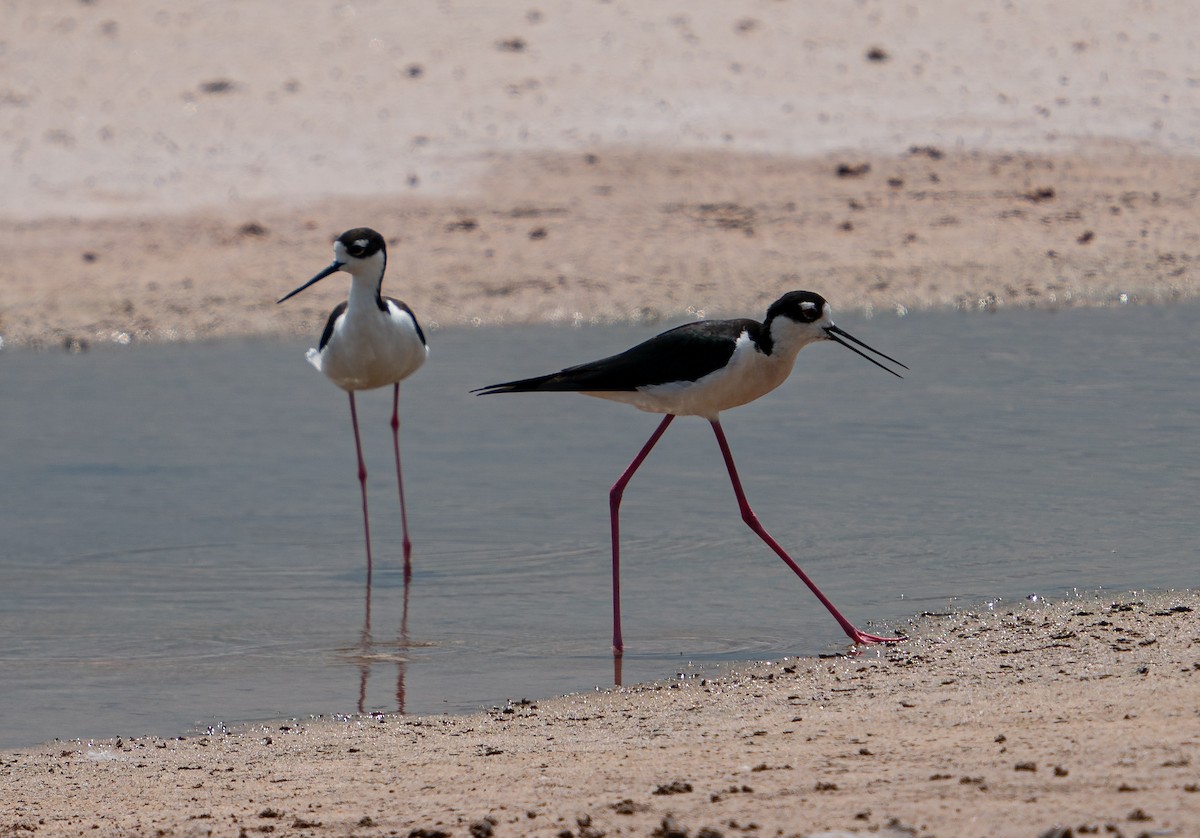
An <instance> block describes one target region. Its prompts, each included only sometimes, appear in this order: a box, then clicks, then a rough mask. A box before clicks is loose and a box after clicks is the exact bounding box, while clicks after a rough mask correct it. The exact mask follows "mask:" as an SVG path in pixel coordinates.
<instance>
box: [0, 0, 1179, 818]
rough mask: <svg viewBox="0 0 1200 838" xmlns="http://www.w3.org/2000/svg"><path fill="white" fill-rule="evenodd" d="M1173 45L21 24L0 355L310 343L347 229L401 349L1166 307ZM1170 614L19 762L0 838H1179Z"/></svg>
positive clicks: (662, 25)
mask: <svg viewBox="0 0 1200 838" xmlns="http://www.w3.org/2000/svg"><path fill="white" fill-rule="evenodd" d="M1197 54H1198V53H1197V51H1196V49H1195V12H1194V10H1193V9H1191V8H1190V6H1189V4H1186V3H1176V4H1157V5H1156V4H1149V3H1126V2H1119V0H1097V2H1062V3H1036V4H1033V3H1030V4H1022V3H1015V2H1010V3H1003V4H994V3H981V4H973V3H963V2H961V0H927V2H919V3H918V2H914V3H885V2H871V0H863V2H857V3H834V4H826V3H823V4H809V5H805V4H800V3H786V2H768V0H760V1H759V2H754V1H753V0H738V2H732V3H729V2H724V3H715V2H714V3H704V2H702V3H685V2H682V1H681V2H663V3H627V2H618V1H617V0H614V1H613V2H594V3H581V2H568V0H555V1H554V2H541V0H539V2H528V3H525V4H509V3H500V2H494V3H474V4H467V3H458V2H453V0H446V2H441V3H436V4H434V3H426V4H388V3H382V2H374V3H371V2H366V3H341V2H339V3H291V2H284V0H261V2H255V3H235V2H232V0H213V2H208V3H204V4H199V3H176V4H162V5H161V6H159V7H155V8H150V7H148V6H147V5H146V4H144V3H136V2H132V0H80V2H77V3H68V2H62V3H44V2H38V1H37V0H10V2H6V3H4V4H3V6H0V159H3V160H4V161H5V162H4V164H3V165H4V167H5V183H4V189H3V190H0V341H2V343H0V345H2V346H3V347H5V348H10V347H16V346H34V347H58V346H67V347H69V348H73V349H80V348H83V347H86V346H89V345H93V344H96V343H104V342H116V343H126V342H130V341H145V340H151V341H161V340H193V339H206V338H218V337H224V336H235V335H247V334H251V335H290V334H296V333H305V334H314V333H316V332H317V331H318V330H319V328H320V325H321V323H322V322H323V320H324V317H325V315H326V312H327V311H328V310H329V309H330V308H331V307H332V305H333V304H334V303H335V302H337V301H338V300H339V299H340V297H341V295H342V293H344V287H338V286H337V283H336V282H328V283H325V284H324V286H323V287H321V288H318V289H315V290H314V291H312V292H309V293H308V294H306V295H305V296H304V297H302V298H299V299H297V300H296V301H294V302H291V303H289V304H288V305H287V306H284V307H276V306H275V304H274V300H275V299H276V298H277V297H279V296H280V295H282V294H283V293H285V292H286V291H288V290H290V289H292V288H293V287H295V286H296V285H297V284H298V283H299V282H300V281H302V280H304V279H306V278H307V277H309V276H311V275H312V274H313V273H315V272H316V271H317V270H318V269H320V268H322V267H323V266H324V265H325V264H327V263H328V260H329V258H330V241H331V239H332V237H333V236H334V235H335V234H337V233H338V232H340V231H341V230H343V229H346V228H348V227H351V226H356V225H359V224H368V225H370V226H374V227H376V228H378V229H379V230H380V231H382V232H383V233H384V234H385V235H386V236H387V237H388V239H389V242H390V249H389V254H390V257H391V258H390V266H391V271H390V272H389V274H388V279H387V290H388V292H389V293H392V294H395V295H397V296H400V297H403V298H405V299H406V300H408V301H409V302H410V303H411V304H412V305H413V307H414V308H415V309H416V310H417V311H418V313H419V314H420V316H421V317H422V319H423V321H424V322H425V323H426V324H427V325H428V326H430V327H431V328H436V327H438V326H445V325H452V324H464V323H484V324H504V323H519V322H527V321H559V322H593V321H596V322H603V321H607V320H612V319H628V318H635V319H640V320H651V321H653V320H658V319H665V318H672V317H678V316H680V315H686V314H692V315H697V316H699V315H701V314H704V315H718V316H719V315H738V316H742V315H751V314H757V313H761V311H762V310H763V308H764V307H765V305H766V304H767V303H768V302H770V301H771V300H773V299H774V298H776V297H777V296H778V295H779V294H780V292H782V291H784V290H789V289H793V288H809V289H811V290H816V291H819V292H821V293H823V294H825V295H826V296H827V297H829V298H830V300H831V301H832V302H833V304H834V306H835V309H837V310H842V311H845V310H847V309H857V310H868V311H875V312H880V311H897V312H903V311H906V310H911V309H916V308H943V307H958V308H969V309H981V310H992V309H995V308H998V307H1005V306H1018V307H1019V306H1037V307H1047V306H1056V307H1062V306H1072V305H1097V304H1099V305H1104V304H1121V303H1129V302H1135V303H1136V302H1170V301H1172V300H1178V299H1186V298H1194V297H1195V296H1197V293H1198V288H1197V279H1196V270H1195V263H1196V260H1197V258H1198V257H1200V246H1198V242H1197V232H1196V230H1197V226H1196V223H1195V222H1196V215H1197V214H1196V208H1197V207H1196V204H1197V193H1198V191H1200V190H1198V184H1200V160H1198V159H1197V156H1196V153H1197V151H1198V150H1200V145H1198V143H1197V139H1196V138H1197V137H1198V136H1200V99H1198V95H1200V68H1198V66H1197V64H1196V55H1197ZM1198 599H1200V598H1198V597H1197V596H1196V595H1195V594H1192V593H1188V594H1178V595H1169V596H1159V597H1144V598H1139V600H1140V601H1137V602H1135V601H1129V600H1121V601H1120V602H1118V603H1116V604H1114V603H1110V602H1101V601H1090V600H1085V601H1074V602H1069V603H1064V604H1061V605H1055V606H1040V605H1039V606H1034V607H1030V608H1029V609H1028V610H1021V611H1018V613H1015V614H1010V613H1006V614H1000V613H982V614H955V615H950V616H940V617H924V618H921V619H919V620H917V621H915V623H914V625H913V626H912V627H911V631H912V634H913V639H912V640H910V641H909V642H907V643H905V644H902V645H900V646H898V647H896V648H894V649H886V650H882V651H876V650H867V651H866V652H865V653H864V654H863V655H862V656H861V657H857V658H849V657H838V658H830V659H823V660H792V661H786V662H777V663H773V664H763V665H758V666H753V667H747V668H745V669H743V670H739V671H738V672H737V673H736V674H733V675H730V676H729V677H725V678H721V679H719V680H712V681H709V682H703V681H699V680H695V679H689V680H684V681H680V682H678V683H672V684H669V685H652V686H643V687H633V688H627V689H620V690H616V691H613V692H610V693H597V694H594V695H586V696H576V697H569V698H565V699H556V700H549V701H536V702H534V703H533V704H531V705H517V706H513V707H511V708H504V709H501V710H498V711H496V712H493V713H485V714H479V715H475V716H470V717H459V718H449V717H432V718H422V719H416V718H404V717H378V718H366V719H357V718H355V719H343V720H336V721H332V720H323V721H311V722H310V721H301V722H293V723H288V724H283V725H270V726H266V727H261V728H260V727H247V728H242V729H236V730H232V731H229V732H220V733H213V734H211V735H207V736H190V737H188V738H186V739H169V740H159V739H126V740H123V741H106V742H91V743H80V742H55V743H53V744H49V745H45V746H42V747H39V748H31V749H23V750H18V751H8V752H4V753H0V777H3V783H2V785H0V833H3V834H14V835H25V834H30V833H32V834H36V835H59V834H88V835H108V834H139V835H140V834H170V835H192V834H197V835H199V834H216V835H237V834H239V833H244V834H255V833H272V834H287V835H291V834H312V835H324V834H328V835H342V834H361V835H381V834H400V835H415V836H420V835H424V836H432V835H436V834H441V833H446V834H451V835H456V836H465V835H473V836H484V835H488V834H492V833H494V834H496V835H526V834H533V835H547V836H549V835H556V836H558V835H566V834H570V835H572V836H580V838H582V837H583V836H598V835H600V834H610V835H615V834H630V835H652V834H653V835H689V836H694V838H698V836H702V835H708V836H710V838H711V836H715V835H717V834H721V835H763V836H768V835H813V834H817V833H819V832H821V831H822V830H839V831H843V832H850V833H876V834H880V835H908V834H936V835H953V836H1005V835H1040V834H1047V831H1048V830H1051V829H1052V828H1053V827H1055V826H1056V825H1058V826H1061V827H1063V828H1064V829H1071V830H1073V831H1074V834H1088V833H1092V832H1100V833H1104V834H1114V835H1129V836H1133V835H1142V834H1147V835H1173V836H1174V835H1178V836H1187V835H1197V834H1200V794H1197V787H1198V783H1200V773H1198V771H1197V765H1200V754H1197V752H1196V751H1197V747H1198V746H1200V718H1198V717H1197V706H1198V705H1200V688H1198V687H1200V684H1198V683H1197V680H1196V679H1197V678H1200V674H1198V672H1200V630H1198V629H1197V621H1196V619H1195V609H1196V608H1197V607H1198ZM705 830H708V831H707V832H705ZM1048 834H1069V833H1067V832H1060V833H1053V832H1050V833H1048Z"/></svg>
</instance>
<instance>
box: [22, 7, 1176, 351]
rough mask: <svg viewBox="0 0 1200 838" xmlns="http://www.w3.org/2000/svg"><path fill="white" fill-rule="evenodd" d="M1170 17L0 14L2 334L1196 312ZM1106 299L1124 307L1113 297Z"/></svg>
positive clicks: (613, 10) (109, 10)
mask: <svg viewBox="0 0 1200 838" xmlns="http://www.w3.org/2000/svg"><path fill="white" fill-rule="evenodd" d="M1194 23H1195V20H1194V11H1193V10H1191V9H1190V8H1189V7H1188V4H1183V3H1177V4H1146V3H1138V2H1111V1H1110V2H1083V0H1078V1H1077V2H1060V3H1044V2H1042V3H1018V2H1008V3H962V2H937V1H936V0H935V1H932V2H909V3H894V2H853V3H851V2H847V3H833V4H826V3H821V4H816V3H800V2H782V0H758V1H757V2H754V1H752V0H745V1H744V2H702V3H684V2H649V3H634V2H601V0H590V1H589V2H566V0H562V2H543V1H542V0H530V1H529V2H524V3H501V2H491V3H465V2H451V1H450V0H446V2H438V3H402V4H397V3H386V2H376V3H371V2H354V3H325V2H304V3H295V2H278V1H277V2H271V1H270V0H260V2H253V3H235V2H211V3H157V4H155V3H144V2H142V3H135V2H123V1H122V0H78V1H77V2H65V1H64V2H54V3H45V2H34V1H33V0H8V2H5V3H4V4H3V6H0V159H2V160H3V161H4V162H3V170H4V189H3V190H0V336H3V338H4V340H5V342H6V344H8V345H22V344H34V345H59V344H66V345H75V346H78V345H81V344H86V343H94V342H104V341H118V342H125V341H129V340H142V339H154V340H163V339H167V340H173V339H194V338H201V337H209V336H222V335H232V334H279V333H290V332H295V331H306V332H313V331H316V330H318V329H319V326H320V324H321V323H322V322H323V319H324V317H325V314H326V313H327V311H328V310H329V309H330V308H331V307H332V305H333V304H334V303H336V302H337V301H338V300H340V299H341V298H342V296H344V292H345V289H344V287H343V286H339V285H338V283H326V284H324V285H323V286H322V287H321V288H319V289H317V290H316V291H314V292H309V294H306V295H305V297H303V298H300V299H298V300H296V301H295V302H293V303H289V304H288V305H287V306H283V307H276V306H275V305H274V300H275V299H276V298H278V297H279V296H280V295H282V294H283V293H284V292H286V291H287V290H290V289H291V288H293V287H295V285H297V284H298V283H299V282H300V281H302V280H304V279H306V278H307V277H309V276H311V275H312V274H313V273H315V272H316V271H317V270H318V269H320V268H321V267H323V266H324V265H325V264H327V263H328V260H329V258H330V241H331V239H332V237H333V236H334V235H336V234H337V233H338V232H340V231H341V230H343V229H346V228H348V227H351V226H355V225H360V224H365V225H370V226H374V227H376V228H378V229H379V230H380V231H381V232H383V233H384V234H385V235H386V236H387V237H388V238H389V241H390V243H391V249H390V256H391V260H390V265H391V267H392V270H391V271H390V272H389V276H388V279H387V289H388V291H389V293H392V294H394V295H396V296H400V297H402V298H404V299H406V300H407V301H409V302H410V303H411V304H412V305H413V307H414V308H415V309H416V310H417V311H418V313H419V314H420V315H421V316H422V318H423V319H424V320H425V321H426V322H428V323H429V324H430V325H431V326H436V325H439V324H452V323H470V322H484V323H503V322H522V321H528V320H556V321H566V322H572V321H580V320H583V321H591V320H604V319H609V318H630V317H633V318H647V319H657V318H660V317H672V316H679V315H680V314H684V313H688V312H693V313H694V312H700V311H702V312H704V313H705V314H709V315H726V314H728V315H739V316H740V315H748V314H758V315H761V312H762V310H763V309H764V307H765V305H766V304H767V303H768V302H770V301H771V300H773V299H774V298H775V297H777V296H778V295H779V294H780V293H781V292H782V291H784V290H790V289H792V288H810V289H812V290H817V291H820V292H822V293H824V294H825V295H826V296H828V297H829V298H830V299H831V301H832V302H833V303H834V305H835V308H838V309H840V310H846V309H872V310H889V309H896V310H900V311H903V310H905V309H908V308H913V307H942V306H959V307H963V306H967V307H982V308H991V307H996V306H1006V305H1074V304H1080V303H1087V304H1095V303H1112V302H1120V301H1129V300H1134V301H1137V300H1151V301H1158V300H1170V299H1175V298H1178V297H1180V296H1194V295H1195V293H1196V282H1195V279H1194V276H1193V274H1194V271H1193V268H1192V262H1193V260H1194V258H1195V254H1196V252H1197V241H1196V234H1195V224H1194V220H1195V213H1194V204H1195V201H1196V188H1197V186H1196V185H1197V183H1198V182H1200V180H1198V178H1197V173H1198V171H1200V169H1198V167H1197V162H1196V153H1197V150H1198V148H1200V146H1198V141H1197V137H1200V130H1198V129H1200V107H1198V106H1200V101H1198V98H1197V97H1198V93H1200V90H1198V87H1200V64H1198V60H1197V58H1196V56H1197V54H1200V53H1198V52H1197V49H1196V46H1197V43H1196V40H1197V35H1196V33H1197V29H1196V27H1195V25H1194ZM1122 295H1124V296H1122Z"/></svg>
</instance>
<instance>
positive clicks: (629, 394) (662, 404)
mask: <svg viewBox="0 0 1200 838" xmlns="http://www.w3.org/2000/svg"><path fill="white" fill-rule="evenodd" d="M731 361H732V363H730V364H729V366H726V367H723V368H721V369H719V370H717V371H716V372H711V373H709V374H708V375H706V376H703V377H702V378H698V379H697V380H695V381H676V382H671V383H669V384H656V385H653V386H650V387H641V388H639V389H637V390H633V391H619V392H588V393H587V395H589V396H598V397H600V398H604V399H612V400H614V401H619V402H624V403H626V404H630V405H633V406H634V407H636V408H638V409H639V410H645V411H647V412H649V413H672V414H674V415H676V416H703V417H705V418H706V419H716V418H717V414H718V413H720V412H721V411H722V410H728V409H729V408H731V407H737V406H738V405H743V404H746V403H748V402H752V401H754V400H755V399H757V398H759V397H760V396H763V395H766V394H767V393H769V392H771V391H772V390H774V389H775V388H776V387H778V386H779V385H780V384H782V383H783V382H784V381H786V380H787V377H788V374H789V373H790V372H791V370H792V363H793V362H794V361H795V355H793V356H792V357H791V358H783V357H778V356H766V355H761V354H743V355H739V356H735V357H734V358H733V359H731Z"/></svg>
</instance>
